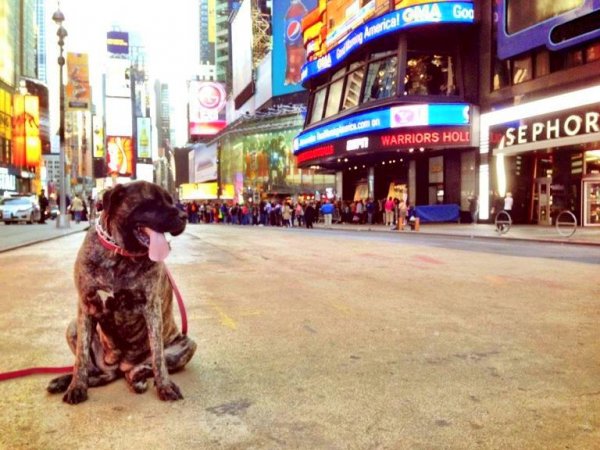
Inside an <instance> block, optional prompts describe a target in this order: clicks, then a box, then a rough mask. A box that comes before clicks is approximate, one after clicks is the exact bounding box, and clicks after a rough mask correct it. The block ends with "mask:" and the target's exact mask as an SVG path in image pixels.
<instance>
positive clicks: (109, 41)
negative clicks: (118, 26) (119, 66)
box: [106, 31, 129, 56]
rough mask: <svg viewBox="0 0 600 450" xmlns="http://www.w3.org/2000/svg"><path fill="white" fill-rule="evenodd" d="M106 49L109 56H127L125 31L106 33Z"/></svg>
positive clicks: (127, 38)
mask: <svg viewBox="0 0 600 450" xmlns="http://www.w3.org/2000/svg"><path fill="white" fill-rule="evenodd" d="M106 49H107V50H108V53H109V54H111V55H119V56H121V55H128V54H129V33H127V32H126V31H109V32H108V33H106Z"/></svg>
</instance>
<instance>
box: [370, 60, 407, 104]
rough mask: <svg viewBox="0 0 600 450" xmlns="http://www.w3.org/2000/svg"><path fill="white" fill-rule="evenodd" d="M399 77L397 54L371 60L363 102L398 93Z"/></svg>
mask: <svg viewBox="0 0 600 450" xmlns="http://www.w3.org/2000/svg"><path fill="white" fill-rule="evenodd" d="M373 56H378V55H373ZM397 78H398V57H397V56H395V55H394V56H389V57H387V58H384V59H380V60H376V61H373V62H371V63H370V64H369V67H368V69H367V81H366V85H365V91H364V94H363V102H368V101H371V100H380V99H382V98H388V97H391V96H393V95H396V84H397Z"/></svg>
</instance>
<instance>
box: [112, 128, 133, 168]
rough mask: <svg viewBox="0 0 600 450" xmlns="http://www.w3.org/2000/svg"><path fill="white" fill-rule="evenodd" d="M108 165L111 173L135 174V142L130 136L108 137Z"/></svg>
mask: <svg viewBox="0 0 600 450" xmlns="http://www.w3.org/2000/svg"><path fill="white" fill-rule="evenodd" d="M106 165H107V168H108V174H109V175H118V176H125V177H127V176H131V175H133V142H132V139H131V137H129V136H107V137H106Z"/></svg>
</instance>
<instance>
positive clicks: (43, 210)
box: [38, 189, 49, 223]
mask: <svg viewBox="0 0 600 450" xmlns="http://www.w3.org/2000/svg"><path fill="white" fill-rule="evenodd" d="M38 203H39V205H40V223H46V214H47V209H48V204H49V202H48V198H47V197H46V193H45V191H44V190H43V189H42V192H40V195H39V197H38Z"/></svg>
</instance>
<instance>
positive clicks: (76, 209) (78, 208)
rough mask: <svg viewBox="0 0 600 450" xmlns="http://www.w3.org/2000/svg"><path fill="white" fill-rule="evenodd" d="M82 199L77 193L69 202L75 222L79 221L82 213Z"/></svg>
mask: <svg viewBox="0 0 600 450" xmlns="http://www.w3.org/2000/svg"><path fill="white" fill-rule="evenodd" d="M83 209H84V207H83V200H81V198H80V197H79V195H75V197H74V198H73V201H72V202H71V212H72V213H73V216H74V219H75V223H79V222H81V214H82V213H83Z"/></svg>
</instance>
